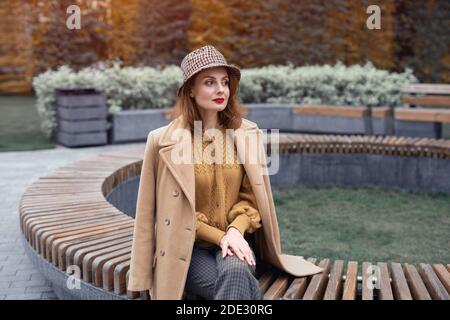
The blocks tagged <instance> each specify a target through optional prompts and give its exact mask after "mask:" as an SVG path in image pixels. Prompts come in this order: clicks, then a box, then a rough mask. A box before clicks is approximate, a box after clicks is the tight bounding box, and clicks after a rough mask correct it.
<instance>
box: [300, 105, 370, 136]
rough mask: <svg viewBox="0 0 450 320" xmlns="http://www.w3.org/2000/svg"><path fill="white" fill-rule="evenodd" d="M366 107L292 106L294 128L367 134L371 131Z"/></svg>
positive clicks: (312, 131) (304, 130) (303, 130)
mask: <svg viewBox="0 0 450 320" xmlns="http://www.w3.org/2000/svg"><path fill="white" fill-rule="evenodd" d="M369 121H370V118H369V110H368V109H367V108H366V107H346V106H345V107H344V106H343V107H340V106H325V105H301V106H298V105H296V106H293V108H292V130H293V131H295V132H310V133H327V134H365V133H368V131H370V129H369V128H370V127H369Z"/></svg>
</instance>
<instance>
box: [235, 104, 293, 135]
mask: <svg viewBox="0 0 450 320" xmlns="http://www.w3.org/2000/svg"><path fill="white" fill-rule="evenodd" d="M243 107H244V109H245V111H246V114H245V116H244V117H245V118H246V119H248V120H250V121H253V122H255V123H257V124H258V127H259V128H260V129H279V130H282V131H292V129H293V128H292V105H291V104H271V103H259V104H257V103H255V104H245V105H243Z"/></svg>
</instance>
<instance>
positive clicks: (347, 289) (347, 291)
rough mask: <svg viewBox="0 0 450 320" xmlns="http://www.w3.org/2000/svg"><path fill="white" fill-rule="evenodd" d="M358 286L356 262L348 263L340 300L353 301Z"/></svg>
mask: <svg viewBox="0 0 450 320" xmlns="http://www.w3.org/2000/svg"><path fill="white" fill-rule="evenodd" d="M357 286H358V262H356V261H350V262H349V263H348V264H347V274H346V279H345V284H344V293H343V294H342V300H355V298H356V288H357Z"/></svg>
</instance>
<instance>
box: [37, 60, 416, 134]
mask: <svg viewBox="0 0 450 320" xmlns="http://www.w3.org/2000/svg"><path fill="white" fill-rule="evenodd" d="M181 81H182V73H181V70H180V68H179V67H178V66H168V67H164V68H152V67H139V68H138V67H121V66H120V65H119V64H118V63H114V64H113V65H112V66H111V67H109V68H85V69H82V70H80V71H78V72H76V71H74V70H72V69H71V68H69V67H67V66H62V67H60V68H59V69H58V70H55V71H53V70H49V71H46V72H44V73H41V74H40V75H38V76H36V77H35V78H34V79H33V87H34V90H35V92H36V95H37V109H38V113H39V115H40V116H41V119H42V123H41V129H42V131H43V132H44V134H45V135H46V136H47V137H48V138H50V137H52V136H54V134H55V132H56V126H57V123H56V109H55V95H54V93H55V89H56V88H77V87H93V88H96V89H97V90H98V91H100V92H103V93H104V94H105V95H106V98H107V103H108V111H109V112H111V113H112V112H117V111H120V110H137V109H148V108H165V107H172V106H173V105H174V104H175V101H176V90H177V88H178V86H179V85H180V84H181ZM416 81H417V80H416V78H415V77H414V76H413V74H412V72H411V71H410V70H406V71H405V72H404V73H390V72H388V71H385V70H378V69H376V68H375V67H374V66H373V65H372V64H370V63H368V64H366V65H364V66H360V65H354V66H350V67H347V66H345V65H343V64H342V63H337V64H336V65H334V66H330V65H323V66H304V67H293V66H292V65H287V66H272V65H271V66H266V67H262V68H254V69H243V70H242V79H241V84H240V89H239V99H240V101H241V102H243V103H264V102H267V103H302V104H331V105H365V106H397V105H399V104H400V97H401V91H400V90H401V88H402V87H403V86H404V85H405V84H407V83H411V82H416Z"/></svg>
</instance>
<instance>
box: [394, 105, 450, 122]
mask: <svg viewBox="0 0 450 320" xmlns="http://www.w3.org/2000/svg"><path fill="white" fill-rule="evenodd" d="M394 118H395V119H397V120H403V121H424V122H445V123H448V122H450V110H446V109H420V108H417V109H406V108H397V109H395V114H394Z"/></svg>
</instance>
